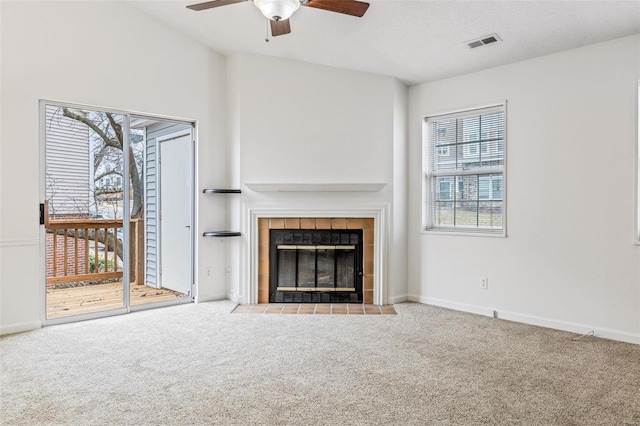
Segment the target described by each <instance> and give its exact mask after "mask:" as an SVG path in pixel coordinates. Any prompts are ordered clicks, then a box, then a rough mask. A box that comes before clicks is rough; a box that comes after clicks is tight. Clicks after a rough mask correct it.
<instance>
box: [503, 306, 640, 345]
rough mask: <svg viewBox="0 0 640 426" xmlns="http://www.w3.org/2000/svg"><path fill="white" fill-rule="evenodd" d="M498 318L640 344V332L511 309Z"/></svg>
mask: <svg viewBox="0 0 640 426" xmlns="http://www.w3.org/2000/svg"><path fill="white" fill-rule="evenodd" d="M498 318H500V319H504V320H508V321H515V322H522V323H525V324H531V325H537V326H539V327H546V328H553V329H555V330H562V331H568V332H571V333H576V334H580V335H582V334H587V333H589V332H592V331H593V333H594V336H595V337H602V338H604V339H611V340H618V341H620V342H626V343H635V344H637V345H640V334H633V333H627V332H624V331H619V330H612V329H609V328H602V327H596V326H590V325H584V324H576V323H572V322H566V321H557V320H553V319H549V318H542V317H537V316H534V315H526V314H519V313H517V312H509V311H498Z"/></svg>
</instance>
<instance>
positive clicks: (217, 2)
mask: <svg viewBox="0 0 640 426" xmlns="http://www.w3.org/2000/svg"><path fill="white" fill-rule="evenodd" d="M245 1H247V0H212V1H205V2H204V3H197V4H192V5H189V6H187V9H191V10H196V11H198V10H206V9H211V8H214V7H219V6H226V5H228V4H234V3H242V2H245Z"/></svg>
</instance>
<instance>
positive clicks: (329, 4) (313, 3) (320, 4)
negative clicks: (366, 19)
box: [302, 0, 369, 18]
mask: <svg viewBox="0 0 640 426" xmlns="http://www.w3.org/2000/svg"><path fill="white" fill-rule="evenodd" d="M302 6H308V7H315V8H316V9H323V10H328V11H329V12H337V13H344V14H345V15H351V16H357V17H359V18H361V17H362V16H363V15H364V13H365V12H366V11H367V9H368V8H369V3H365V2H363V1H357V0H308V1H307V2H306V3H302Z"/></svg>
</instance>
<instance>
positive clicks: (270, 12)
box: [187, 0, 369, 37]
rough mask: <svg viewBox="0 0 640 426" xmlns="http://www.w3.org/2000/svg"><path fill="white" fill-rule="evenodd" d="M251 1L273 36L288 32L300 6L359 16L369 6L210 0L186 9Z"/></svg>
mask: <svg viewBox="0 0 640 426" xmlns="http://www.w3.org/2000/svg"><path fill="white" fill-rule="evenodd" d="M246 1H253V4H254V5H255V6H256V7H257V8H258V9H260V11H261V12H262V14H263V15H264V16H266V17H267V19H269V23H270V24H271V35H272V36H273V37H276V36H281V35H284V34H289V33H290V32H291V23H290V22H289V18H290V17H291V15H292V14H293V13H294V12H295V11H296V10H298V9H299V8H300V6H307V7H313V8H316V9H323V10H328V11H329V12H337V13H342V14H345V15H351V16H357V17H359V18H361V17H362V16H363V15H364V13H365V12H366V11H367V9H368V8H369V3H365V2H362V1H357V0H212V1H206V2H204V3H198V4H192V5H190V6H187V8H188V9H191V10H195V11H200V10H206V9H211V8H214V7H219V6H226V5H229V4H234V3H242V2H246Z"/></svg>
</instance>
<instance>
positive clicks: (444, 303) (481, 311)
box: [409, 295, 494, 317]
mask: <svg viewBox="0 0 640 426" xmlns="http://www.w3.org/2000/svg"><path fill="white" fill-rule="evenodd" d="M409 301H411V302H418V303H424V304H425V305H434V306H439V307H441V308H447V309H453V310H454V311H462V312H469V313H472V314H477V315H484V316H485V317H493V314H494V310H493V309H491V308H484V307H482V306H475V305H467V304H464V303H457V302H451V301H449V300H443V299H436V298H433V297H422V296H412V295H409Z"/></svg>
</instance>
